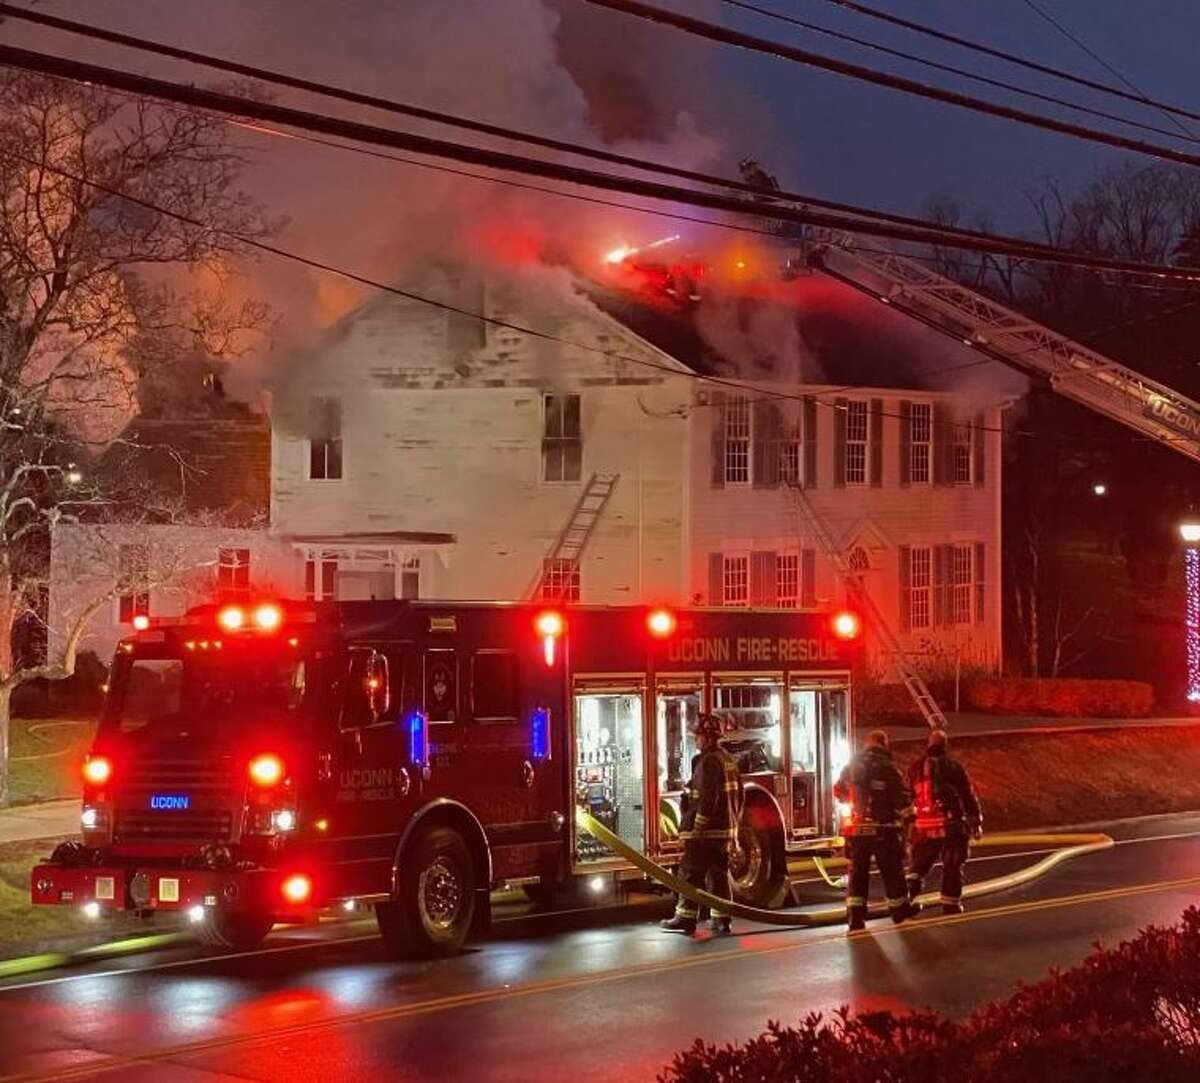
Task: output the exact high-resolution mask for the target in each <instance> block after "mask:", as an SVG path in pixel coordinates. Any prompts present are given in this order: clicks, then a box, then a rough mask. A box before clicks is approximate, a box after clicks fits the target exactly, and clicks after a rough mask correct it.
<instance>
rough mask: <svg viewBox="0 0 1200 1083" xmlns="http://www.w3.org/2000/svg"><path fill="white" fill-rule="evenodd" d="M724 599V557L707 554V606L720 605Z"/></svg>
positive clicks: (717, 554)
mask: <svg viewBox="0 0 1200 1083" xmlns="http://www.w3.org/2000/svg"><path fill="white" fill-rule="evenodd" d="M724 598H725V557H724V555H723V554H721V553H709V554H708V604H709V605H720V604H721V603H722V602H723V601H724Z"/></svg>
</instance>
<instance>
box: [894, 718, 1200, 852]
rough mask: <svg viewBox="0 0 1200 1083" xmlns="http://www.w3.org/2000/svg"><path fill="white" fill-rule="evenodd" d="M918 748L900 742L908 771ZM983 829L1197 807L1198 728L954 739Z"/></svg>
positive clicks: (1020, 827) (902, 760)
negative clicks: (975, 795) (975, 794)
mask: <svg viewBox="0 0 1200 1083" xmlns="http://www.w3.org/2000/svg"><path fill="white" fill-rule="evenodd" d="M922 743H923V742H920V741H907V740H898V741H896V742H895V744H894V747H895V750H896V758H897V760H898V761H899V762H900V763H901V764H902V765H903V766H904V767H905V768H906V767H907V765H908V764H909V763H910V762H911V761H912V760H913V759H914V758H915V756H916V755H918V754H919V750H920V748H921V746H922ZM950 744H951V752H952V753H953V754H954V755H955V756H956V757H957V758H958V759H960V760H961V761H962V763H963V765H964V766H965V767H966V768H967V770H968V771H969V772H970V774H971V779H972V781H973V782H974V784H975V788H976V790H977V791H978V793H979V799H980V801H981V802H982V804H983V812H984V826H985V827H986V828H987V830H988V831H1014V830H1015V831H1019V830H1024V829H1026V828H1031V827H1050V826H1055V825H1059V824H1079V823H1089V822H1091V821H1094V820H1116V819H1121V818H1122V817H1125V816H1150V815H1154V814H1155V813H1164V812H1189V811H1192V810H1195V809H1200V724H1198V725H1196V726H1154V725H1148V726H1137V727H1130V728H1127V729H1097V730H1074V731H1072V732H1069V733H1036V732H1033V733H1013V734H991V735H988V736H980V737H970V736H963V737H953V736H952V737H951V742H950Z"/></svg>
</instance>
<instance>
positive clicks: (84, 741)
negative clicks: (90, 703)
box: [9, 718, 96, 804]
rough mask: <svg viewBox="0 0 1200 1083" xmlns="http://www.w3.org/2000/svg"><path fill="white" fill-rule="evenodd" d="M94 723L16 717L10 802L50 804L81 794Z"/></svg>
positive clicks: (13, 725) (12, 740)
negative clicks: (81, 767) (81, 773)
mask: <svg viewBox="0 0 1200 1083" xmlns="http://www.w3.org/2000/svg"><path fill="white" fill-rule="evenodd" d="M95 726H96V724H95V722H93V721H80V720H78V719H69V718H14V719H13V720H12V730H11V755H12V765H11V772H12V774H11V777H10V780H9V785H10V788H11V801H12V803H13V804H24V803H25V802H28V801H48V800H51V799H52V798H55V797H72V796H74V795H75V794H77V793H79V790H80V776H79V765H80V764H81V763H82V762H83V757H84V754H85V753H86V752H87V750H88V746H89V745H90V744H91V741H92V734H93V733H94V731H95Z"/></svg>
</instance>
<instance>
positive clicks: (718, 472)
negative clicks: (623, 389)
mask: <svg viewBox="0 0 1200 1083" xmlns="http://www.w3.org/2000/svg"><path fill="white" fill-rule="evenodd" d="M709 402H710V403H712V409H711V410H710V411H709V414H710V416H711V417H712V484H713V488H714V489H723V488H725V392H724V391H713V392H712V393H711V395H710V397H709ZM717 599H718V600H717V602H716V604H717V605H720V604H721V603H720V595H718V596H717Z"/></svg>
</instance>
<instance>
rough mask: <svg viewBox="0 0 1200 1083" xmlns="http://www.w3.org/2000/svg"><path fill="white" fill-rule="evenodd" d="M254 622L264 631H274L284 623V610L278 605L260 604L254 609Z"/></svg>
mask: <svg viewBox="0 0 1200 1083" xmlns="http://www.w3.org/2000/svg"><path fill="white" fill-rule="evenodd" d="M254 623H255V625H256V626H257V627H258V628H260V629H261V630H262V631H264V632H274V631H276V630H277V629H278V628H279V626H280V625H281V624H282V623H283V610H282V609H280V608H279V606H277V605H260V606H259V607H258V608H257V609H256V610H255V611H254Z"/></svg>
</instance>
